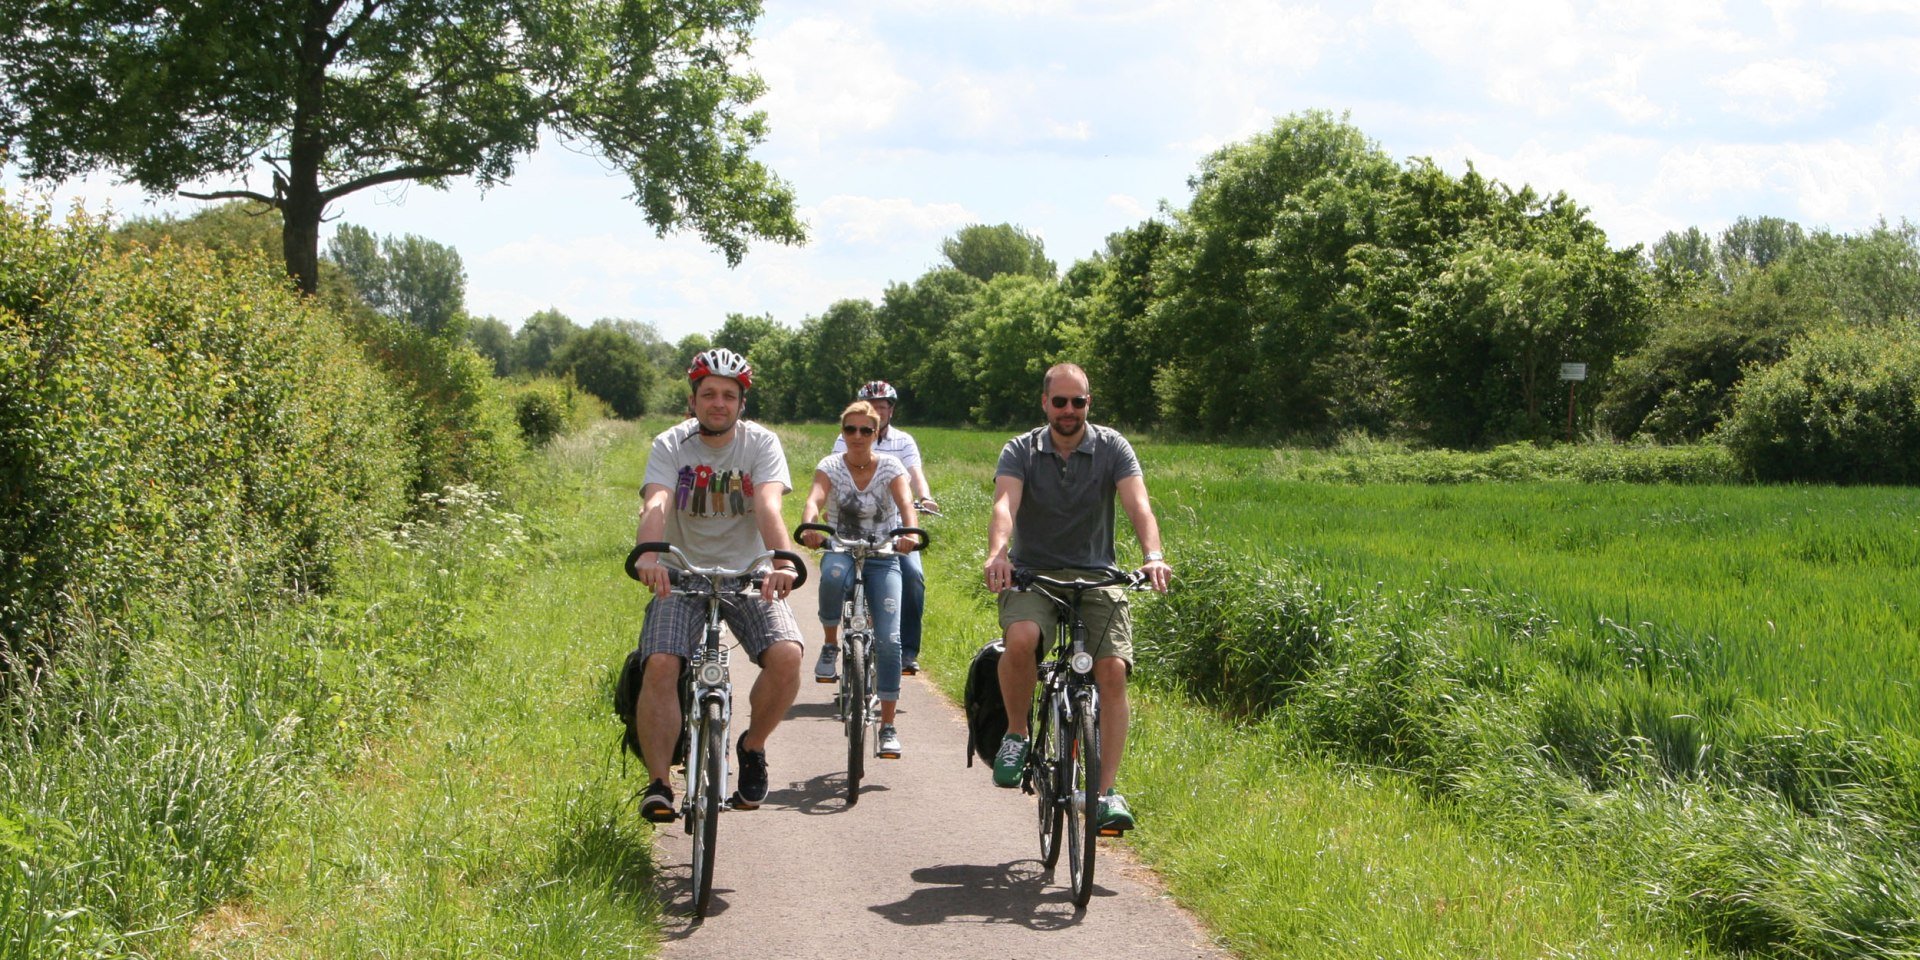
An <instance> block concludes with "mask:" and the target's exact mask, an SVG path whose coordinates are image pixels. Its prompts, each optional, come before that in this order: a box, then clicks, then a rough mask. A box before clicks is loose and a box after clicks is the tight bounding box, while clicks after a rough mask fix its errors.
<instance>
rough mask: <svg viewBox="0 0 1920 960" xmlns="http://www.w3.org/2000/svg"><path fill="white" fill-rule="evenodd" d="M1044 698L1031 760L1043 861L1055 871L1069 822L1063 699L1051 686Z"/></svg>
mask: <svg viewBox="0 0 1920 960" xmlns="http://www.w3.org/2000/svg"><path fill="white" fill-rule="evenodd" d="M1041 695H1042V697H1043V698H1044V699H1042V700H1041V702H1040V709H1039V710H1038V711H1036V712H1037V713H1038V714H1039V716H1038V717H1037V718H1036V722H1035V724H1034V726H1033V741H1032V747H1031V749H1032V751H1033V753H1032V757H1033V759H1032V760H1031V761H1029V766H1030V767H1031V773H1032V776H1033V786H1034V794H1035V797H1034V800H1035V803H1034V805H1035V807H1036V809H1037V812H1038V814H1039V816H1040V862H1041V863H1042V864H1044V865H1045V866H1046V868H1047V869H1048V870H1049V871H1051V870H1052V869H1053V868H1054V865H1055V864H1058V863H1059V862H1060V831H1061V828H1062V826H1063V824H1064V823H1065V821H1066V811H1065V810H1063V809H1061V804H1060V798H1061V797H1062V796H1063V795H1064V794H1062V793H1061V790H1060V780H1059V770H1060V755H1061V753H1062V751H1061V749H1060V730H1061V724H1060V723H1059V720H1060V718H1059V716H1058V713H1059V710H1058V709H1057V707H1056V704H1057V702H1058V700H1059V698H1058V697H1056V696H1055V695H1054V691H1053V690H1052V689H1050V688H1048V687H1042V688H1041Z"/></svg>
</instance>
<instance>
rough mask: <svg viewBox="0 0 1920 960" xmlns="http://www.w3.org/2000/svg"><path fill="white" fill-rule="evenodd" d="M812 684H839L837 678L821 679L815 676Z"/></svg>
mask: <svg viewBox="0 0 1920 960" xmlns="http://www.w3.org/2000/svg"><path fill="white" fill-rule="evenodd" d="M813 682H814V683H839V682H840V678H839V677H822V676H818V675H815V676H814V678H813Z"/></svg>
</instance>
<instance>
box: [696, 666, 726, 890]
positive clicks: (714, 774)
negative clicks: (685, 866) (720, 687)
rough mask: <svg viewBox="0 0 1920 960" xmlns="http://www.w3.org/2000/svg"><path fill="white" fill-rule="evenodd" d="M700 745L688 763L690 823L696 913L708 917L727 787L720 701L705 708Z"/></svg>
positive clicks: (723, 728) (724, 730)
mask: <svg viewBox="0 0 1920 960" xmlns="http://www.w3.org/2000/svg"><path fill="white" fill-rule="evenodd" d="M698 744H699V746H698V750H697V752H698V755H697V756H695V757H692V758H690V759H689V762H688V764H687V775H688V777H690V778H691V779H692V780H693V781H694V782H693V783H692V784H691V785H690V786H689V787H688V788H687V796H688V799H689V800H691V801H692V810H690V811H689V812H688V826H689V827H691V828H692V829H691V832H692V834H693V864H692V867H693V915H694V916H696V917H705V916H706V915H707V907H708V906H709V905H710V904H711V903H712V902H713V860H714V841H715V840H716V839H717V838H718V837H719V828H720V804H721V802H722V797H721V795H720V794H721V791H723V790H724V789H726V783H725V779H724V778H723V777H722V775H721V766H722V765H723V764H724V763H726V757H727V731H726V725H725V724H723V723H722V722H721V719H720V704H718V703H708V704H705V705H703V706H702V707H701V718H700V736H699V739H698Z"/></svg>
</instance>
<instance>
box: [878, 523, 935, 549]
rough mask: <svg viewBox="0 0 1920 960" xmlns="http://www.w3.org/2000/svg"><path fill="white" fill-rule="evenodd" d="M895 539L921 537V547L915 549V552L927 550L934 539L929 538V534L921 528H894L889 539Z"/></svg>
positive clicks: (888, 535)
mask: <svg viewBox="0 0 1920 960" xmlns="http://www.w3.org/2000/svg"><path fill="white" fill-rule="evenodd" d="M894 537H919V538H920V545H919V546H917V547H914V548H913V549H915V550H925V549H927V547H928V545H930V544H932V543H933V538H932V537H929V536H927V532H926V531H925V530H922V529H920V528H919V527H894V528H893V532H892V533H889V534H887V539H889V540H891V539H893V538H894Z"/></svg>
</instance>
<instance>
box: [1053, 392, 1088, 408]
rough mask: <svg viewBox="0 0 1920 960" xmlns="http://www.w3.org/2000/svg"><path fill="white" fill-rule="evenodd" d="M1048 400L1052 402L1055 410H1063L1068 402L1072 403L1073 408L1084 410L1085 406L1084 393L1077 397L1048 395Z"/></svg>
mask: <svg viewBox="0 0 1920 960" xmlns="http://www.w3.org/2000/svg"><path fill="white" fill-rule="evenodd" d="M1048 400H1049V401H1050V402H1051V403H1052V404H1053V408H1054V409H1055V410H1065V409H1066V408H1067V404H1069V403H1071V404H1073V408H1074V409H1075V410H1085V409H1086V408H1087V395H1086V394H1084V393H1083V394H1081V395H1079V396H1077V397H1049V398H1048Z"/></svg>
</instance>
